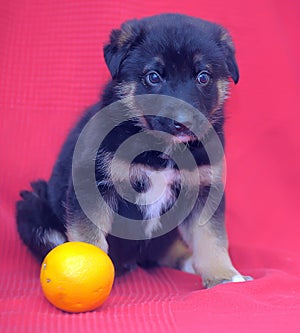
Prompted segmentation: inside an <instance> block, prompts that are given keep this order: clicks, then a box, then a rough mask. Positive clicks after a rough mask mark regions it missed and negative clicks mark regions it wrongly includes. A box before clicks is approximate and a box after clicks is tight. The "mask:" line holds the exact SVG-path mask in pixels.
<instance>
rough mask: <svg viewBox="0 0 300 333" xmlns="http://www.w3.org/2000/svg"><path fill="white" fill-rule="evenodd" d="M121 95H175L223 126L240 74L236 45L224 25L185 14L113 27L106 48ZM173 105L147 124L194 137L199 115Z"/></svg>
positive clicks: (116, 91) (185, 137) (186, 138)
mask: <svg viewBox="0 0 300 333" xmlns="http://www.w3.org/2000/svg"><path fill="white" fill-rule="evenodd" d="M104 56H105V61H106V63H107V66H108V68H109V70H110V73H111V76H112V81H113V89H114V95H115V97H116V98H117V99H122V98H124V97H128V96H135V95H142V94H160V95H167V96H171V97H175V98H178V99H181V100H183V101H184V102H187V103H188V104H189V105H192V106H193V107H194V108H196V109H197V110H199V112H201V113H202V114H203V115H204V116H205V117H206V118H207V119H208V120H209V122H210V123H211V124H212V125H213V126H214V127H222V126H223V104H224V101H225V99H226V97H227V91H228V86H229V81H230V79H232V80H233V82H234V83H237V82H238V80H239V71H238V67H237V64H236V59H235V50H234V46H233V43H232V40H231V37H230V36H229V34H228V32H227V31H226V30H225V29H224V28H223V27H221V26H219V25H217V24H214V23H210V22H207V21H204V20H201V19H198V18H193V17H188V16H185V15H179V14H164V15H159V16H153V17H149V18H144V19H141V20H131V21H128V22H126V23H124V24H123V25H122V27H121V29H120V30H113V31H112V33H111V36H110V42H109V44H107V45H106V46H105V48H104ZM165 110H169V108H168V106H167V105H164V106H163V107H161V109H160V110H159V112H158V115H157V117H144V119H143V121H142V122H141V124H142V126H144V127H148V128H150V129H157V130H165V131H168V132H170V133H171V134H173V135H174V136H178V137H180V138H182V139H183V141H189V140H190V139H191V138H192V133H191V132H190V129H191V128H192V124H194V123H195V119H194V116H192V115H191V113H189V112H184V111H183V110H182V109H180V108H179V109H178V110H173V112H175V113H177V115H176V116H177V118H176V119H178V121H174V118H173V117H171V118H170V117H169V116H168V112H167V111H166V112H165Z"/></svg>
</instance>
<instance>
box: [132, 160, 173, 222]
mask: <svg viewBox="0 0 300 333" xmlns="http://www.w3.org/2000/svg"><path fill="white" fill-rule="evenodd" d="M130 182H131V184H132V186H133V188H134V189H135V190H136V192H137V194H136V197H135V204H136V205H137V206H138V207H139V209H140V211H141V212H142V214H143V216H144V219H153V218H159V216H160V215H161V214H162V213H164V212H165V211H166V210H168V209H169V208H170V207H171V206H172V205H173V204H174V202H175V201H176V198H177V196H178V193H179V191H180V174H179V171H178V170H176V169H173V168H165V169H162V170H154V169H152V168H147V167H145V166H140V165H137V166H135V167H133V168H132V172H131V174H130Z"/></svg>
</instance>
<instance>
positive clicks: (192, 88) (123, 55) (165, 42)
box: [17, 14, 248, 287]
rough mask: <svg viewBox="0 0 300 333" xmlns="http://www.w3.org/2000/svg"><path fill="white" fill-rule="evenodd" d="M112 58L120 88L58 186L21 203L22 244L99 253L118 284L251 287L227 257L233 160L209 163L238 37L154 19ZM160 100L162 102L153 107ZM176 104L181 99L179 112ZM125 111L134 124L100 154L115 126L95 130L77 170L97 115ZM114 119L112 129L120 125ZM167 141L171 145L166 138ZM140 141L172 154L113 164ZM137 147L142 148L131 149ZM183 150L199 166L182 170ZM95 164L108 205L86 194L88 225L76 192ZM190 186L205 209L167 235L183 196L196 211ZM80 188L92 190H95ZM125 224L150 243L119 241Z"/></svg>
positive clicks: (120, 37) (107, 93)
mask: <svg viewBox="0 0 300 333" xmlns="http://www.w3.org/2000/svg"><path fill="white" fill-rule="evenodd" d="M104 57H105V61H106V63H107V66H108V68H109V70H110V73H111V76H112V79H111V81H110V82H109V83H108V84H107V86H106V88H105V89H104V92H103V95H102V99H101V101H99V103H98V104H97V105H95V106H93V107H92V108H91V109H89V110H87V112H86V113H85V114H84V115H83V117H82V119H81V120H80V121H79V123H78V124H77V126H76V127H75V128H74V129H73V131H72V132H71V133H70V135H69V137H68V138H67V140H66V142H65V144H64V146H63V148H62V151H61V153H60V155H59V158H58V160H57V162H56V164H55V167H54V169H53V173H52V176H51V178H50V180H49V181H48V182H45V181H36V182H34V183H32V191H22V192H21V197H22V200H21V201H19V202H18V203H17V225H18V230H19V233H20V236H21V238H22V240H23V241H24V242H25V244H26V245H27V246H28V247H29V248H30V250H31V251H32V252H33V253H34V254H35V255H36V256H37V257H38V258H39V259H42V258H43V257H44V256H45V255H46V254H47V253H48V252H49V251H50V250H51V249H52V248H54V247H55V246H57V245H59V244H61V243H63V242H66V241H84V242H89V243H93V244H95V245H97V246H99V247H100V248H102V249H103V250H105V251H106V252H107V253H108V254H109V255H110V256H111V258H112V260H113V262H114V264H115V266H116V270H117V273H122V272H123V271H126V270H128V269H132V268H133V267H134V266H135V265H140V266H142V267H151V266H154V265H167V266H171V267H175V268H179V269H182V270H186V271H190V272H195V273H196V274H199V275H200V276H201V277H202V279H203V284H204V285H205V286H206V287H211V286H214V285H216V284H218V283H223V282H230V281H232V282H235V281H245V280H247V279H248V278H247V277H243V276H241V275H240V274H239V272H238V271H237V270H236V269H235V268H234V267H233V265H232V263H231V260H230V257H229V255H228V244H227V237H226V232H225V227H224V205H225V204H224V195H223V184H222V161H223V150H222V149H216V150H215V152H214V154H213V156H209V154H208V153H207V151H206V145H205V143H208V146H209V143H210V142H211V141H213V139H212V138H213V137H214V135H213V133H215V134H216V136H217V139H218V140H219V142H220V144H221V148H222V146H223V142H224V138H223V123H224V113H223V105H224V101H225V99H226V97H227V91H228V86H229V81H230V80H231V79H232V80H233V81H234V83H237V82H238V80H239V72H238V67H237V64H236V60H235V54H234V46H233V43H232V40H231V38H230V36H229V34H228V33H227V31H226V30H225V29H224V28H222V27H221V26H219V25H216V24H213V23H210V22H207V21H204V20H201V19H198V18H193V17H188V16H184V15H175V14H166V15H159V16H153V17H149V18H145V19H141V20H132V21H128V22H126V23H124V24H123V25H122V27H121V29H120V30H114V31H112V33H111V36H110V41H109V43H108V44H107V45H106V46H105V47H104ZM143 95H145V103H146V104H147V103H148V106H147V107H148V108H149V101H150V104H151V105H152V106H153V108H154V109H155V112H152V113H151V114H149V112H148V111H146V112H145V110H143V106H142V102H141V100H140V99H139V98H138V97H139V96H143ZM158 95H159V96H164V98H163V99H160V98H157V99H155V98H154V99H151V98H150V100H149V99H148V98H149V96H150V97H151V96H152V97H154V96H158ZM175 98H176V100H177V101H178V99H179V100H180V101H178V103H177V104H176V103H175V104H174V100H175ZM116 101H121V104H120V105H121V106H118V108H115V109H116V110H117V111H114V110H115V109H114V108H112V109H111V110H110V112H111V113H114V112H119V111H120V112H124V114H126V117H127V118H126V119H125V120H124V121H123V122H120V123H117V124H116V125H115V126H112V128H111V129H110V131H109V133H108V134H107V135H106V136H105V138H104V139H103V140H102V142H101V144H100V146H99V147H97V151H96V153H95V152H94V155H93V154H91V151H90V150H89V146H90V143H91V145H92V142H95V141H97V136H98V135H99V133H101V131H105V130H107V128H106V126H107V121H106V120H105V119H104V120H102V121H100V122H97V121H96V122H94V124H93V126H92V131H90V132H89V134H88V135H87V136H85V139H83V140H85V141H84V144H82V145H81V151H80V154H79V155H78V156H79V158H78V157H77V159H76V161H75V162H74V161H73V159H74V156H73V154H74V150H75V153H76V149H75V146H76V143H77V142H78V138H80V134H81V133H82V131H83V129H84V128H85V126H86V124H88V123H89V121H90V120H91V119H94V118H93V117H94V116H96V115H99V114H100V115H102V114H103V115H104V111H103V109H104V108H105V107H106V106H109V105H111V104H112V103H113V102H116ZM155 101H156V102H157V103H156V102H155ZM176 105H177V106H176ZM185 105H189V106H190V107H191V108H193V109H194V110H196V111H197V112H198V113H199V115H200V114H201V115H203V116H204V118H205V119H206V120H207V123H208V125H203V123H205V122H204V121H203V119H202V118H201V119H200V120H199V119H198V120H197V116H195V114H194V113H193V112H189V111H188V107H186V106H185ZM122 108H123V109H122ZM101 112H103V113H101ZM108 114H109V113H108ZM111 116H112V119H113V118H114V114H111ZM103 117H104V116H103ZM118 117H119V115H118ZM100 118H101V117H100ZM104 123H105V124H104ZM110 125H111V124H110ZM199 129H201V130H199ZM197 131H198V134H195V133H196V132H197ZM199 131H200V133H199ZM159 132H163V133H167V134H168V136H167V137H166V138H165V137H160V136H159V135H158V133H159ZM141 133H143V134H145V135H146V136H148V139H149V140H148V142H151V144H154V142H155V141H157V143H159V142H162V141H164V143H163V145H162V147H163V148H162V150H161V151H159V150H158V149H154V148H153V145H152V146H151V145H150V146H149V147H150V148H149V147H148V148H147V145H145V147H144V151H142V152H141V153H139V154H138V155H137V156H136V157H135V158H133V159H132V157H131V155H130V154H129V155H130V156H128V157H126V154H125V155H124V154H123V155H122V154H119V155H118V156H117V157H116V156H115V153H116V151H117V149H118V148H119V147H120V145H121V144H122V143H124V142H126V140H127V139H129V138H131V137H132V138H134V136H135V135H137V134H141ZM170 137H171V139H170ZM168 140H169V141H168ZM138 144H139V139H138V138H137V139H136V141H133V143H132V149H134V146H135V145H138ZM151 147H152V148H151ZM185 149H187V150H189V152H190V153H191V154H192V156H193V159H194V164H189V163H186V165H185V164H184V163H181V165H180V166H179V165H178V163H177V162H176V161H175V160H174V158H172V156H173V155H172V154H174V152H176V154H177V155H176V156H179V155H178V154H180V151H182V152H184V151H185ZM91 155H93V156H91ZM183 160H185V158H184V159H183ZM90 161H92V162H93V163H94V164H93V165H94V171H95V172H94V175H93V177H94V178H93V179H94V183H95V184H96V186H97V190H98V193H100V194H101V197H102V198H103V199H104V200H103V201H102V203H101V204H97V203H96V201H95V202H94V201H93V197H92V198H91V193H86V194H85V192H83V197H84V198H83V201H85V202H86V203H88V204H89V212H90V214H87V213H86V210H85V209H83V207H82V205H81V202H82V198H81V199H80V200H79V198H78V195H77V194H78V193H77V192H76V189H75V187H76V186H77V187H78V184H77V185H76V186H75V184H74V174H75V175H80V174H81V175H85V169H86V168H87V165H88V164H89V162H90ZM113 161H114V164H113ZM72 162H73V163H72ZM112 165H114V167H112ZM112 169H114V170H112ZM126 170H129V179H130V184H131V186H132V188H133V189H134V191H135V193H136V198H135V199H134V200H133V201H131V202H130V200H127V199H126V198H124V197H122V195H121V194H120V193H119V192H118V188H122V186H123V185H122V184H123V183H124V182H126V174H127V173H126V172H125V171H126ZM184 177H185V181H186V182H187V183H188V187H189V186H190V187H191V188H193V189H197V197H196V200H195V202H194V203H193V205H192V206H191V209H190V210H189V212H188V214H186V216H183V217H181V216H180V214H178V221H175V224H174V223H173V222H174V221H173V220H174V215H173V216H172V221H173V222H172V221H171V224H172V223H173V227H172V226H171V227H170V225H168V227H166V225H167V224H168V221H167V220H166V219H165V220H164V219H163V216H165V215H164V214H165V213H167V212H169V211H171V210H172V209H173V208H174V207H175V206H176V202H177V200H179V198H181V197H182V196H180V195H181V194H182V193H183V195H184V196H185V197H186V203H187V206H188V202H190V201H191V200H190V198H189V193H190V192H193V191H189V190H186V189H184V186H183V185H182V181H183V178H184ZM81 178H82V180H81V184H82V186H83V188H84V186H85V182H88V180H86V179H87V178H85V176H83V177H81ZM79 183H80V182H79ZM79 187H80V184H79ZM161 188H163V190H161V191H160V190H159V189H161ZM157 189H158V190H159V191H158V192H156V190H157ZM214 191H215V192H216V193H221V197H220V200H219V201H218V200H217V201H218V202H217V205H216V206H215V207H214V209H213V212H212V213H211V214H210V217H209V220H208V221H204V220H202V219H203V216H202V215H201V213H202V210H203V207H204V206H205V204H206V202H207V200H208V197H210V196H211V195H212V197H213V200H212V201H214V194H213V193H214ZM79 192H80V189H79ZM157 193H158V194H157ZM81 196H82V193H81ZM85 196H86V197H85ZM216 196H218V195H216ZM182 207H183V209H181V211H182V210H184V206H182ZM117 216H124V217H126V218H127V220H128V221H129V222H128V225H126V223H125V222H124V223H125V225H124V226H123V229H124V230H127V231H128V230H129V231H128V235H129V234H130V228H131V227H132V225H135V224H130V221H135V222H136V221H140V223H139V224H138V228H141V229H142V230H143V237H140V236H138V237H136V236H133V237H130V236H129V237H126V236H124V237H121V236H119V234H118V233H116V232H114V225H115V224H116V223H120V222H116V218H117ZM169 222H170V221H169Z"/></svg>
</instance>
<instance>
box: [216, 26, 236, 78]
mask: <svg viewBox="0 0 300 333" xmlns="http://www.w3.org/2000/svg"><path fill="white" fill-rule="evenodd" d="M218 44H219V45H220V47H221V49H222V51H223V53H224V55H225V62H226V66H227V69H228V72H229V74H230V77H231V78H232V80H233V82H234V83H235V84H237V83H238V81H239V77H240V75H239V69H238V65H237V62H236V59H235V47H234V45H233V42H232V39H231V37H230V35H229V33H228V31H227V30H225V29H224V28H222V29H221V31H220V34H219V38H218Z"/></svg>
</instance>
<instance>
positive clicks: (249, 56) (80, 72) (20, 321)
mask: <svg viewBox="0 0 300 333" xmlns="http://www.w3.org/2000/svg"><path fill="white" fill-rule="evenodd" d="M161 12H181V13H186V14H191V15H194V16H199V17H203V18H206V19H209V20H213V21H216V22H219V23H222V24H223V25H225V26H226V27H227V28H228V29H229V30H230V31H231V33H232V35H233V38H234V40H235V44H236V47H237V58H238V63H239V66H240V72H241V80H240V83H239V84H238V85H237V86H236V87H234V88H233V91H232V96H231V100H230V101H229V103H228V105H227V113H228V121H227V127H226V131H227V146H226V157H227V165H228V171H227V198H228V199H227V203H228V205H227V225H228V232H229V236H230V241H231V253H232V257H233V260H234V262H235V265H236V266H237V267H238V269H239V270H240V271H241V272H242V273H244V274H247V275H248V274H249V275H252V276H254V278H255V280H254V281H253V282H249V283H235V284H227V285H221V286H217V287H215V288H212V289H210V290H203V289H202V286H201V280H200V278H198V277H196V276H193V275H189V274H185V273H182V272H179V271H176V270H171V269H155V270H153V271H143V270H141V269H138V270H136V271H134V272H132V273H130V274H128V275H126V276H124V277H122V278H120V279H117V280H116V282H115V285H114V288H113V291H112V294H111V296H110V298H109V299H108V301H107V302H106V303H105V304H104V305H103V307H102V308H99V309H98V310H96V311H94V312H90V313H84V314H66V313H63V312H61V311H59V310H57V309H55V308H54V307H52V306H51V305H50V304H49V303H48V302H47V301H46V299H45V298H44V297H43V295H42V292H41V289H40V286H39V264H38V263H37V262H36V261H35V260H34V258H33V257H32V256H31V255H30V253H29V252H28V250H26V249H25V246H24V245H23V244H22V243H21V241H20V240H19V238H18V235H17V232H16V226H15V220H14V203H15V201H16V200H17V199H18V191H19V190H20V189H23V188H28V184H29V181H31V180H33V179H35V178H45V179H48V177H49V175H50V172H51V168H52V166H53V163H54V160H55V158H56V156H57V153H58V151H59V149H60V146H61V144H62V142H63V140H64V138H65V136H66V134H67V132H68V130H69V129H70V128H71V126H72V125H73V124H74V123H75V121H76V119H77V118H78V116H79V114H80V113H81V112H82V110H83V109H85V107H87V106H88V105H91V104H93V103H94V102H95V101H96V99H97V97H98V95H99V92H100V90H101V88H102V87H103V84H104V83H105V82H106V80H107V79H108V71H107V69H106V68H105V65H104V61H103V55H102V45H103V43H104V42H105V41H106V40H107V38H108V33H109V31H110V29H111V28H113V27H117V26H119V24H120V23H121V22H122V21H124V20H126V19H128V18H132V17H142V16H146V15H150V14H155V13H161ZM299 17H300V2H299V1H298V0H277V1H260V0H251V1H250V0H249V1H240V0H227V1H224V0H197V1H180V0H178V1H177V0H172V1H169V0H151V1H144V2H141V1H137V0H126V1H100V0H72V1H69V0H51V1H43V0H9V1H7V0H2V1H0V110H1V111H0V115H1V120H0V171H1V173H0V174H1V177H0V332H19V333H21V332H31V333H32V332H209V333H213V332H299V331H300V319H299V318H300V277H299V275H300V261H299V243H300V241H299V240H300V238H299V236H300V224H299V197H300V195H299V194H300V193H299V192H300V175H299V170H300V158H299V136H300V135H299V133H300V129H299V124H300V112H299V107H300V102H299V91H300V80H299V77H300V62H299V59H300V43H299V41H300V36H299V31H300V20H299Z"/></svg>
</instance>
